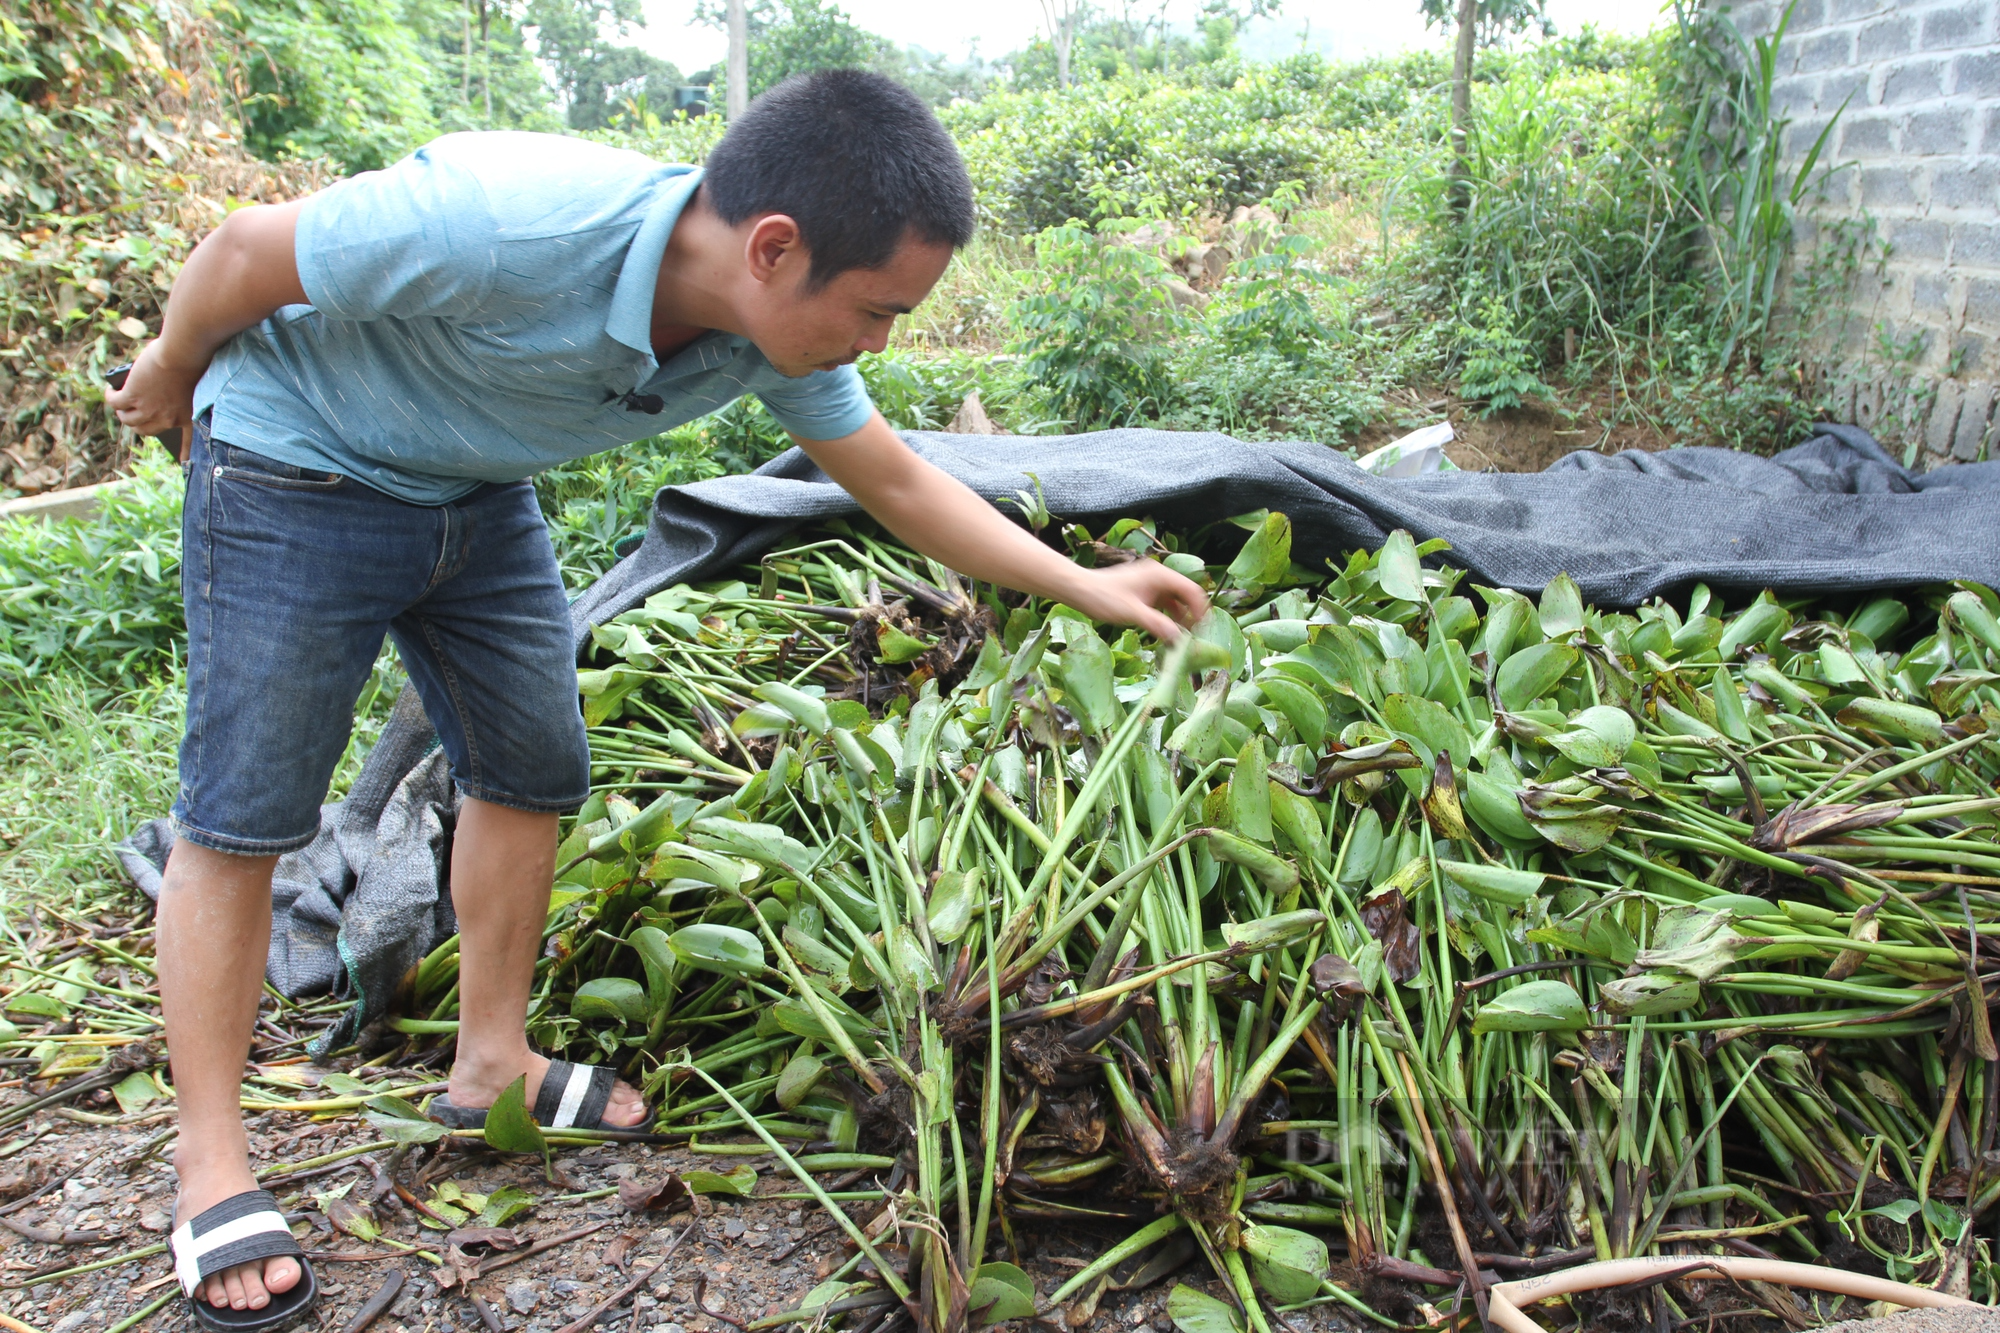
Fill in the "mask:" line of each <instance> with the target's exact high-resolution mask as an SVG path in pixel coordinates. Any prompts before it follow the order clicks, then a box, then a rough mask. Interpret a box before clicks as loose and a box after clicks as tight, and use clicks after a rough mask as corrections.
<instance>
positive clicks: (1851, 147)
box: [1795, 116, 1896, 158]
mask: <svg viewBox="0 0 2000 1333" xmlns="http://www.w3.org/2000/svg"><path fill="white" fill-rule="evenodd" d="M1895 127H1896V122H1895V121H1894V120H1892V119H1891V118H1890V117H1888V116H1856V117H1854V118H1852V119H1849V118H1847V117H1845V116H1843V117H1841V121H1840V134H1839V137H1840V152H1841V155H1842V156H1843V157H1860V158H1874V157H1888V156H1889V155H1890V154H1892V153H1894V152H1895V151H1896V141H1895V138H1894V132H1895ZM1811 144H1812V141H1811V140H1807V141H1806V143H1804V144H1802V145H1800V146H1799V148H1798V149H1797V150H1795V151H1800V152H1802V151H1804V149H1805V148H1808V147H1811Z"/></svg>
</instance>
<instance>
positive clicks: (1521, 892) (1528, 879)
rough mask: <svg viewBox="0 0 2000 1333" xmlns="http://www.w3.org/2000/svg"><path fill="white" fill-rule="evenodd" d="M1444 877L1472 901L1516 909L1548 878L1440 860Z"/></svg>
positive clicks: (1506, 869)
mask: <svg viewBox="0 0 2000 1333" xmlns="http://www.w3.org/2000/svg"><path fill="white" fill-rule="evenodd" d="M1437 865H1438V869H1439V870H1441V871H1443V872H1444V877H1445V878H1446V879H1448V880H1450V881H1451V882H1452V883H1454V884H1456V885H1458V887H1459V888H1461V889H1464V890H1465V891H1466V892H1467V893H1469V894H1471V895H1472V896H1473V897H1475V898H1484V899H1485V900H1486V901H1488V902H1493V903H1500V904H1502V905H1503V906H1506V907H1519V906H1521V905H1522V904H1523V903H1525V902H1527V901H1528V900H1529V899H1531V898H1533V897H1534V896H1535V895H1536V894H1537V893H1540V892H1541V890H1542V885H1543V884H1544V883H1545V882H1546V881H1547V879H1548V876H1546V875H1543V874H1540V873H1538V872H1536V871H1533V870H1513V869H1510V868H1509V867H1507V866H1488V865H1474V864H1472V863H1470V862H1468V861H1446V860H1443V859H1440V860H1439V861H1438V863H1437Z"/></svg>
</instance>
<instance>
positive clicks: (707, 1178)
mask: <svg viewBox="0 0 2000 1333" xmlns="http://www.w3.org/2000/svg"><path fill="white" fill-rule="evenodd" d="M681 1182H682V1183H683V1184H685V1185H686V1186H687V1187H688V1193H690V1194H733V1195H735V1196H737V1197H738V1198H744V1199H747V1198H749V1197H750V1196H751V1195H753V1194H755V1193H756V1192H757V1168H756V1167H754V1166H751V1165H749V1164H748V1163H745V1164H744V1165H742V1166H739V1167H737V1168H736V1169H735V1170H733V1171H730V1172H728V1173H726V1174H725V1173H724V1172H721V1171H688V1172H684V1173H683V1174H682V1175H681Z"/></svg>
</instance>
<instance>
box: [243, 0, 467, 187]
mask: <svg viewBox="0 0 2000 1333" xmlns="http://www.w3.org/2000/svg"><path fill="white" fill-rule="evenodd" d="M212 12H213V14H214V15H215V17H216V19H217V20H218V21H219V23H220V25H221V27H222V29H223V42H222V49H221V51H220V52H219V53H218V54H219V55H220V57H221V58H220V61H219V64H220V65H221V73H222V76H223V81H224V83H225V85H226V86H227V87H228V89H229V91H230V93H231V94H232V95H233V97H234V98H235V101H236V107H237V114H238V115H239V116H240V117H241V119H242V122H243V139H244V144H245V146H246V147H248V148H249V149H250V151H251V152H253V153H255V154H257V155H258V156H259V157H263V158H271V159H277V158H286V157H326V158H331V159H332V160H333V161H334V162H336V163H338V164H339V165H340V167H341V168H342V169H344V170H347V171H371V170H374V169H376V168H379V167H384V166H387V165H388V164H389V163H391V162H393V161H395V160H396V159H397V158H399V157H401V156H402V155H403V154H404V153H406V152H408V151H409V150H410V149H412V148H415V147H416V146H417V145H419V144H421V143H423V142H424V141H425V140H427V139H430V138H431V137H432V136H434V135H435V134H436V133H437V129H438V123H437V119H436V116H435V115H434V113H433V112H432V109H431V89H432V78H433V75H432V71H431V68H430V66H429V65H428V64H427V62H426V61H425V59H424V51H423V44H422V42H421V41H420V40H419V39H418V37H417V35H416V34H415V33H414V32H413V31H411V29H410V28H409V27H407V26H405V23H404V12H403V7H402V5H401V4H399V3H397V2H396V0H220V2H219V3H217V4H216V6H215V8H214V10H213V11H212Z"/></svg>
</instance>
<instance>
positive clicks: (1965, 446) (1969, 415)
mask: <svg viewBox="0 0 2000 1333" xmlns="http://www.w3.org/2000/svg"><path fill="white" fill-rule="evenodd" d="M1993 397H1994V394H1993V386H1992V385H1991V384H1972V385H1968V386H1967V387H1966V390H1965V394H1964V397H1963V399H1962V400H1961V401H1960V403H1959V405H1958V429H1957V431H1956V432H1955V433H1954V434H1953V437H1952V442H1951V456H1952V457H1953V458H1956V459H1958V460H1959V461H1961V462H1965V463H1970V462H1972V461H1973V460H1974V459H1976V458H1978V457H1979V446H1980V445H1981V444H1982V443H1983V442H1984V441H1985V439H1986V428H1987V423H1988V422H1989V421H1990V420H1991V419H1992V416H1993Z"/></svg>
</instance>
